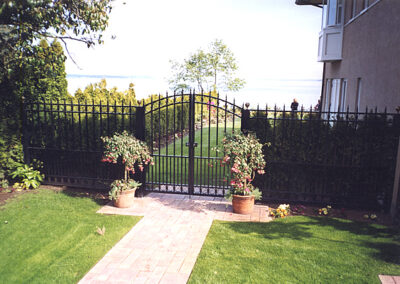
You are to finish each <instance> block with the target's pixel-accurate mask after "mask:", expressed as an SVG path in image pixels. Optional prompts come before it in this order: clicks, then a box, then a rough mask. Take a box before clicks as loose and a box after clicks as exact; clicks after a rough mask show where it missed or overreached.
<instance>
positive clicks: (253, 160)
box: [221, 133, 265, 214]
mask: <svg viewBox="0 0 400 284" xmlns="http://www.w3.org/2000/svg"><path fill="white" fill-rule="evenodd" d="M222 146H223V150H224V153H225V156H224V158H223V159H222V161H221V165H222V166H224V165H225V164H227V165H229V167H230V172H231V173H230V185H231V187H232V189H231V190H229V192H228V193H227V194H226V196H225V197H226V198H227V199H232V207H233V212H234V213H239V214H250V213H251V212H252V211H253V207H254V200H258V199H261V192H260V191H259V189H258V188H256V187H254V186H253V185H252V184H251V182H252V181H253V180H254V177H255V174H256V173H258V174H264V173H265V172H264V168H265V161H264V155H263V152H262V144H261V143H260V142H259V141H258V140H257V138H256V137H255V136H254V135H253V134H248V135H247V136H246V135H244V134H242V133H240V134H233V135H229V136H226V137H224V139H223V140H222Z"/></svg>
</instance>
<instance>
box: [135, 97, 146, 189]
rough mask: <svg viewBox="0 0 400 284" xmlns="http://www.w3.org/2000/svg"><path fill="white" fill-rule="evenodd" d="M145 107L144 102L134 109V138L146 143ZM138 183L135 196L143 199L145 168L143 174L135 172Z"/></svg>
mask: <svg viewBox="0 0 400 284" xmlns="http://www.w3.org/2000/svg"><path fill="white" fill-rule="evenodd" d="M144 116H145V107H144V102H143V106H139V107H136V120H135V130H136V131H135V137H136V138H137V139H139V140H141V141H146V137H145V125H146V124H145V117H144ZM137 175H138V179H139V182H140V183H141V184H142V185H141V186H140V188H139V190H137V191H136V195H137V196H139V197H143V196H144V193H145V188H146V168H145V169H144V171H143V172H141V171H137Z"/></svg>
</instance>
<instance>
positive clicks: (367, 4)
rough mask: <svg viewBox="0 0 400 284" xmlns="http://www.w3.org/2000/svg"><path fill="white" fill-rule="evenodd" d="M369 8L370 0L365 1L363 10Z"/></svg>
mask: <svg viewBox="0 0 400 284" xmlns="http://www.w3.org/2000/svg"><path fill="white" fill-rule="evenodd" d="M368 6H369V0H364V1H363V10H365V9H367V8H368Z"/></svg>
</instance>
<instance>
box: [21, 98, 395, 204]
mask: <svg viewBox="0 0 400 284" xmlns="http://www.w3.org/2000/svg"><path fill="white" fill-rule="evenodd" d="M240 129H241V130H242V131H244V132H246V131H254V132H255V133H256V135H257V137H258V138H259V139H260V141H261V142H262V143H265V144H269V146H265V147H264V154H265V159H266V162H267V167H266V174H265V175H262V176H257V177H256V180H255V185H256V186H258V187H259V188H260V189H261V190H262V192H263V200H264V201H277V202H310V203H323V204H332V205H334V204H336V205H343V206H357V207H366V208H379V207H382V208H388V207H389V206H388V205H389V203H390V199H391V194H392V188H393V180H394V177H393V175H394V169H395V162H396V161H395V157H396V151H397V145H398V138H399V134H400V117H399V115H398V114H389V113H378V112H376V110H375V111H372V112H371V111H369V110H366V111H365V112H363V113H359V112H357V113H355V112H350V111H347V112H341V113H331V112H321V111H317V112H316V111H313V110H312V109H310V110H303V109H302V110H300V111H287V110H285V109H277V108H276V107H275V108H273V109H269V108H268V107H266V108H264V109H260V108H257V109H250V110H247V109H244V108H243V107H239V106H236V105H235V103H229V102H228V101H227V100H226V99H225V100H223V99H220V98H219V97H218V96H216V97H215V96H214V97H213V96H211V94H210V95H203V94H201V95H197V94H196V95H195V94H191V95H188V94H186V95H184V94H182V95H173V96H170V97H159V98H158V99H155V100H151V101H150V102H148V103H147V104H146V105H144V106H132V105H123V104H121V105H116V104H115V103H114V104H110V103H101V102H99V103H94V102H91V103H88V102H85V103H78V102H67V101H62V102H61V101H57V102H35V103H30V102H25V103H23V130H24V131H23V133H24V135H23V138H24V139H23V145H24V153H25V158H26V162H28V163H29V162H30V161H32V160H33V159H38V160H41V161H42V162H43V164H44V169H43V172H44V173H45V176H46V183H49V184H58V185H72V186H87V187H96V188H106V186H107V184H108V183H109V182H110V181H112V180H114V179H117V178H122V175H123V169H122V166H121V165H118V164H117V165H115V164H109V163H101V156H102V150H103V149H102V142H101V139H100V137H102V136H110V135H112V134H113V133H114V132H121V131H123V130H127V131H128V132H130V133H133V134H134V135H135V136H136V137H137V138H139V139H142V140H145V141H147V143H148V144H149V146H150V148H151V151H152V154H153V156H154V157H155V162H156V165H155V166H154V167H152V168H151V169H149V170H148V171H147V182H148V188H149V189H151V190H159V191H167V192H168V191H172V192H182V193H185V191H186V192H189V188H188V187H185V186H186V185H187V184H193V185H194V188H193V192H192V193H194V194H204V195H222V194H223V193H224V192H225V191H226V190H227V189H229V185H228V183H227V182H226V174H229V173H227V172H226V169H221V167H220V166H219V161H220V159H221V157H222V156H221V155H223V154H222V153H217V152H216V151H215V150H214V148H215V147H217V146H218V144H219V141H220V140H221V139H222V138H223V136H224V135H225V134H226V133H227V132H232V131H240ZM196 146H197V147H196ZM139 178H140V179H141V180H142V181H143V176H141V177H139ZM221 189H222V191H221Z"/></svg>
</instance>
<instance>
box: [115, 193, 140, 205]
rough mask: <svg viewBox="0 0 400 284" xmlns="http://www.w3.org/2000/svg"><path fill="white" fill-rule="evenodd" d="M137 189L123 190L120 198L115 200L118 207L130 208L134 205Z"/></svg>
mask: <svg viewBox="0 0 400 284" xmlns="http://www.w3.org/2000/svg"><path fill="white" fill-rule="evenodd" d="M135 191H136V189H131V190H125V191H122V192H121V193H120V194H119V196H118V199H116V200H114V206H115V207H118V208H129V207H131V206H132V205H133V202H134V199H135Z"/></svg>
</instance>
